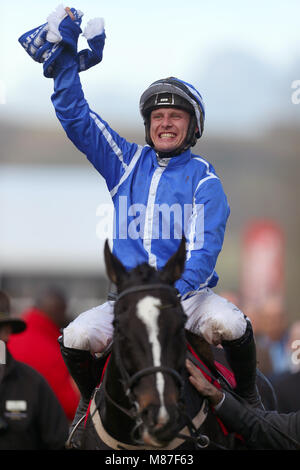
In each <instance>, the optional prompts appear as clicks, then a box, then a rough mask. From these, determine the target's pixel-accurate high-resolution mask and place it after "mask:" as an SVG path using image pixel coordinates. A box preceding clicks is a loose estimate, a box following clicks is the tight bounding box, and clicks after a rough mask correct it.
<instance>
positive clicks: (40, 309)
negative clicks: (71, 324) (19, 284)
mask: <svg viewBox="0 0 300 470" xmlns="http://www.w3.org/2000/svg"><path fill="white" fill-rule="evenodd" d="M22 318H23V320H24V321H25V322H26V325H27V328H26V330H25V331H24V332H23V333H20V334H19V335H14V336H12V337H11V338H10V340H9V343H8V348H9V351H10V352H11V354H12V355H13V356H14V357H15V359H17V360H19V361H22V362H25V363H26V364H28V365H29V366H31V367H33V368H34V369H35V370H37V371H38V372H40V374H41V375H42V376H43V377H44V378H45V379H46V380H47V382H48V383H49V385H50V386H51V388H52V390H53V391H54V393H55V395H56V397H57V398H58V400H59V402H60V403H61V405H62V407H63V409H64V411H65V413H66V416H67V418H68V419H69V421H72V420H73V418H74V415H75V412H76V408H77V406H78V403H79V398H80V393H79V391H78V388H77V386H76V385H75V382H74V381H73V379H72V377H71V375H70V374H69V372H68V369H67V367H66V365H65V363H64V360H63V358H62V355H61V352H60V346H59V343H58V341H57V340H58V337H59V336H60V335H61V333H60V329H61V328H63V327H65V326H66V324H67V323H68V321H69V320H68V318H67V316H66V300H65V297H64V295H63V294H62V293H61V292H60V291H58V290H57V289H48V290H47V291H46V292H44V293H43V294H42V295H41V296H40V297H39V298H38V299H37V301H36V304H35V306H34V307H32V308H31V309H29V310H27V311H26V312H25V313H24V314H23V315H22Z"/></svg>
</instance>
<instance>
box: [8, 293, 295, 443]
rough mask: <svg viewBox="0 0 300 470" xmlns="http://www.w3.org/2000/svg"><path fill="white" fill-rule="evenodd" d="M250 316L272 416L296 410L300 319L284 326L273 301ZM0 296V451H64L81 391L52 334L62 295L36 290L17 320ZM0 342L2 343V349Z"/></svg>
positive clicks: (58, 324) (282, 312) (62, 321)
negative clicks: (271, 394)
mask: <svg viewBox="0 0 300 470" xmlns="http://www.w3.org/2000/svg"><path fill="white" fill-rule="evenodd" d="M221 295H223V296H224V297H226V298H227V299H228V300H230V301H232V302H233V303H235V304H236V305H238V306H239V307H240V308H241V309H242V310H243V312H244V313H245V314H246V315H247V316H248V317H249V318H250V319H251V322H252V324H253V329H254V333H255V339H256V347H257V359H258V368H259V369H260V370H261V372H263V374H264V375H265V376H266V377H267V378H268V379H269V380H270V381H271V383H272V384H273V387H274V389H275V392H276V395H277V400H278V411H279V412H281V413H290V412H293V411H298V410H300V394H299V389H300V319H299V320H296V321H294V322H292V323H290V322H289V316H288V312H287V311H286V309H285V308H284V306H283V304H282V303H281V302H280V301H279V300H278V299H277V298H275V297H274V298H270V299H268V300H267V301H266V302H265V303H264V304H263V305H260V306H259V308H258V307H256V308H253V307H250V306H242V305H240V302H239V299H238V297H237V296H234V295H233V294H232V293H227V292H223V293H221ZM10 310H11V308H10V299H9V297H8V295H7V294H6V293H5V292H3V291H0V341H1V344H2V346H3V344H5V354H6V357H5V361H4V360H3V348H2V349H1V351H2V357H0V359H1V358H2V361H1V360H0V450H2V449H6V450H10V449H63V448H64V445H65V442H66V440H67V437H68V430H69V426H70V424H71V422H72V420H73V418H74V415H75V412H76V409H77V406H78V403H79V399H80V393H79V391H78V388H77V386H76V384H75V383H74V381H73V379H72V377H71V376H70V374H69V372H68V370H67V367H66V365H65V363H64V361H63V358H62V355H61V352H60V346H59V343H58V337H59V336H60V335H61V332H62V329H63V328H64V327H65V326H66V325H67V324H68V323H69V321H70V320H71V319H72V318H69V317H68V313H67V312H68V302H67V299H66V296H65V294H64V293H63V292H62V291H61V290H59V289H57V288H48V289H46V290H45V291H43V292H41V293H39V295H38V296H37V298H36V300H35V302H33V305H32V306H31V307H30V308H29V309H28V310H26V311H25V312H24V313H23V314H22V316H21V317H20V316H18V317H14V316H13V315H12V312H11V311H10ZM1 344H0V346H1Z"/></svg>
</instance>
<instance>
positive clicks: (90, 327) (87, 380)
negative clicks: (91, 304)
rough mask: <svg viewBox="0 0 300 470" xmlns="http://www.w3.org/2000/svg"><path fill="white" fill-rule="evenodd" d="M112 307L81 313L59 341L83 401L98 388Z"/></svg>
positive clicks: (109, 334) (110, 337)
mask: <svg viewBox="0 0 300 470" xmlns="http://www.w3.org/2000/svg"><path fill="white" fill-rule="evenodd" d="M112 320H113V304H112V302H106V303H105V304H103V305H100V306H99V307H95V308H93V309H91V310H88V311H86V312H83V313H82V314H81V315H79V316H78V317H77V318H75V320H73V321H72V322H71V323H70V324H69V325H68V326H67V327H66V328H65V329H64V330H63V335H62V336H61V337H60V338H59V343H60V349H61V353H62V356H63V359H64V362H65V364H66V366H67V368H68V370H69V372H70V374H71V376H72V377H73V379H74V381H75V383H76V384H77V386H78V388H79V390H80V393H81V395H82V397H83V399H85V400H89V399H90V397H91V394H92V392H93V390H94V388H95V387H96V386H97V385H98V384H99V382H100V379H101V373H102V370H103V367H104V365H105V362H106V357H107V355H106V352H107V350H108V347H109V345H110V343H111V340H112V335H113V326H112Z"/></svg>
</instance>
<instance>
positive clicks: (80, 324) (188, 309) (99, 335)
mask: <svg viewBox="0 0 300 470" xmlns="http://www.w3.org/2000/svg"><path fill="white" fill-rule="evenodd" d="M181 304H182V307H183V310H184V312H185V314H186V315H187V317H188V319H187V322H186V326H185V327H186V329H188V330H190V331H192V332H193V333H195V334H198V335H200V336H203V337H204V338H205V339H206V340H207V341H208V342H209V343H210V344H215V345H217V344H220V343H221V341H223V340H227V341H231V340H234V339H238V338H240V337H241V336H243V334H244V333H245V331H246V326H247V322H246V319H245V316H244V314H243V313H242V312H241V311H240V310H239V309H238V308H237V307H236V306H235V305H233V304H232V303H231V302H229V301H228V300H227V299H225V298H223V297H220V296H219V295H217V294H215V293H214V292H213V291H212V290H211V289H209V288H206V289H203V290H201V291H199V292H198V293H197V294H195V295H194V296H192V297H190V298H188V299H186V300H183V301H182V302H181ZM113 309H114V302H111V301H109V302H105V303H104V304H102V305H99V306H98V307H94V308H92V309H91V310H87V311H86V312H83V313H81V314H80V315H79V316H78V317H77V318H75V320H73V321H72V322H71V323H70V324H69V325H68V326H67V327H66V328H65V329H64V333H63V337H64V345H65V346H66V347H68V348H74V349H82V350H89V351H90V352H91V353H93V354H95V353H101V352H103V351H105V349H106V348H107V347H108V346H109V344H110V343H111V340H112V336H113V326H112V321H113Z"/></svg>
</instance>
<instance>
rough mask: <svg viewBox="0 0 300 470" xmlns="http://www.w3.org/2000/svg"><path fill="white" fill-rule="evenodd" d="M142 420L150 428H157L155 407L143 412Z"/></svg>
mask: <svg viewBox="0 0 300 470" xmlns="http://www.w3.org/2000/svg"><path fill="white" fill-rule="evenodd" d="M142 419H143V421H144V423H146V424H147V426H149V427H154V426H155V413H154V408H153V407H147V408H145V409H144V410H143V411H142Z"/></svg>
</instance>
